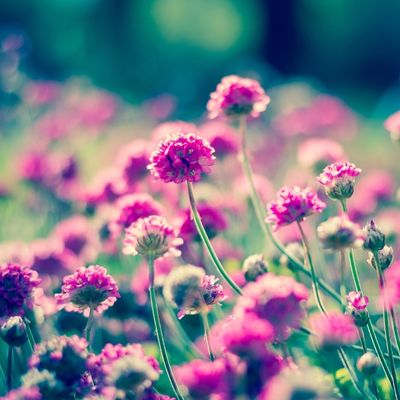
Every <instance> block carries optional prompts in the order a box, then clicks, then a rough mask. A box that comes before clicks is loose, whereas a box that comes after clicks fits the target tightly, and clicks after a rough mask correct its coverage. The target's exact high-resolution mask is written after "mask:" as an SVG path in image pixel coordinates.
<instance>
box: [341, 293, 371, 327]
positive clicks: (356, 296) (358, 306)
mask: <svg viewBox="0 0 400 400" xmlns="http://www.w3.org/2000/svg"><path fill="white" fill-rule="evenodd" d="M346 299H347V307H346V313H347V314H349V315H351V317H352V318H353V321H354V323H355V324H356V325H357V326H365V325H366V324H367V323H368V320H369V314H368V311H367V307H368V297H367V296H363V295H362V293H360V292H354V291H353V292H350V293H349V294H348V295H347V296H346Z"/></svg>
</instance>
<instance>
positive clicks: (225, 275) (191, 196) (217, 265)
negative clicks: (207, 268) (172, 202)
mask: <svg viewBox="0 0 400 400" xmlns="http://www.w3.org/2000/svg"><path fill="white" fill-rule="evenodd" d="M187 189H188V196H189V202H190V209H191V212H192V216H193V220H194V223H195V225H196V228H197V232H198V233H199V235H200V237H201V240H202V242H203V244H204V246H205V247H206V249H207V251H208V254H209V255H210V258H211V260H212V262H213V264H214V266H215V268H216V269H217V270H218V272H219V273H220V274H221V275H222V276H223V278H224V279H225V280H226V281H227V282H228V284H229V285H230V287H231V288H232V289H233V290H234V291H235V292H236V293H237V294H240V295H241V294H242V290H241V289H240V287H239V286H238V285H237V284H236V283H235V282H234V281H233V280H232V279H231V277H230V276H229V275H228V273H227V272H226V271H225V268H224V267H223V265H222V264H221V261H220V260H219V258H218V256H217V254H216V253H215V251H214V248H213V246H212V244H211V242H210V239H209V238H208V235H207V232H206V230H205V229H204V226H203V223H202V222H201V217H200V214H199V212H198V210H197V207H196V201H195V198H194V193H193V187H192V184H191V183H190V182H187Z"/></svg>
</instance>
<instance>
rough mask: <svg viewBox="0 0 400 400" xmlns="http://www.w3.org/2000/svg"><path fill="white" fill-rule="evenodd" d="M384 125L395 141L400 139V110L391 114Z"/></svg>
mask: <svg viewBox="0 0 400 400" xmlns="http://www.w3.org/2000/svg"><path fill="white" fill-rule="evenodd" d="M383 125H384V127H385V129H386V130H387V131H388V132H389V133H390V136H391V138H392V139H393V140H394V141H399V140H400V111H397V112H395V113H394V114H392V115H390V116H389V117H388V118H387V119H386V120H385V122H384V124H383Z"/></svg>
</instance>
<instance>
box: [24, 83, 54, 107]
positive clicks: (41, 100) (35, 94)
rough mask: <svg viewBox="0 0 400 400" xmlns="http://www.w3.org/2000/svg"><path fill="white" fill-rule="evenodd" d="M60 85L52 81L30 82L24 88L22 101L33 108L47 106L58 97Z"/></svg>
mask: <svg viewBox="0 0 400 400" xmlns="http://www.w3.org/2000/svg"><path fill="white" fill-rule="evenodd" d="M60 93H61V85H60V84H59V83H57V82H52V81H32V82H30V83H28V84H27V85H26V86H25V88H24V100H25V101H26V102H27V103H29V104H32V105H34V106H41V105H43V104H49V103H51V102H53V101H54V100H56V99H57V97H59V95H60Z"/></svg>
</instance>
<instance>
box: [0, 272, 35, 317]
mask: <svg viewBox="0 0 400 400" xmlns="http://www.w3.org/2000/svg"><path fill="white" fill-rule="evenodd" d="M39 285H40V279H39V275H38V273H37V272H36V271H34V270H33V269H31V268H29V267H26V266H23V267H21V266H20V265H17V264H3V265H1V266H0V318H4V317H11V316H14V315H24V307H25V306H26V307H28V308H32V307H33V303H34V298H35V296H36V294H39V293H38V292H39V289H38V287H39Z"/></svg>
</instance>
